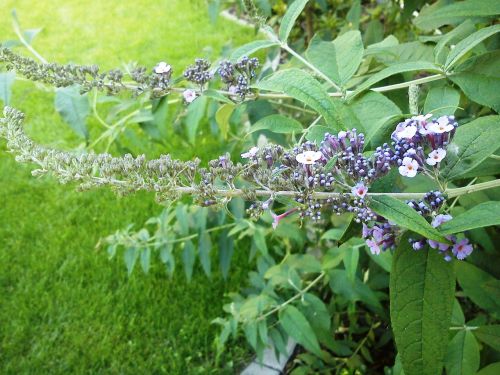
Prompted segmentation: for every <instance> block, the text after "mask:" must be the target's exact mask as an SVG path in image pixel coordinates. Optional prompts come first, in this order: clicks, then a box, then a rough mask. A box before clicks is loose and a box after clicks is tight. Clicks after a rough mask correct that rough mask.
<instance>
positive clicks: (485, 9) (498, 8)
mask: <svg viewBox="0 0 500 375" xmlns="http://www.w3.org/2000/svg"><path fill="white" fill-rule="evenodd" d="M441 4H442V3H441ZM498 14H500V3H499V2H498V1H497V0H481V1H477V0H466V1H458V2H456V3H453V4H449V5H445V6H441V5H437V6H432V7H429V9H425V8H424V9H423V10H422V12H420V15H419V16H418V17H417V18H415V20H414V21H413V22H414V24H415V26H417V27H418V28H419V29H422V30H429V31H430V30H433V29H437V28H439V27H441V26H443V25H453V24H457V23H459V22H461V21H462V20H464V19H467V18H471V17H494V16H495V15H498Z"/></svg>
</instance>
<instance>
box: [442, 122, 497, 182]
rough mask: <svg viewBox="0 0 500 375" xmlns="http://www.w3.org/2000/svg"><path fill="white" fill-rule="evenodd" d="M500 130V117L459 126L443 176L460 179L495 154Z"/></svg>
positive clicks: (449, 146)
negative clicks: (499, 130)
mask: <svg viewBox="0 0 500 375" xmlns="http://www.w3.org/2000/svg"><path fill="white" fill-rule="evenodd" d="M499 128H500V116H485V117H481V118H478V119H476V120H474V121H471V122H469V123H468V124H466V125H462V126H459V127H458V129H457V131H456V133H455V136H454V138H453V141H452V143H451V144H450V145H448V148H447V154H446V158H445V160H446V165H445V166H444V168H442V169H441V175H442V176H443V177H444V178H446V179H448V180H453V179H456V178H459V177H460V176H462V175H463V174H465V173H466V172H468V171H470V170H471V169H473V168H474V167H476V166H477V165H478V164H479V163H481V162H482V161H483V160H484V159H486V158H487V157H488V156H490V155H491V154H493V153H494V152H495V151H496V149H497V148H498V142H495V140H496V139H497V136H498V129H499Z"/></svg>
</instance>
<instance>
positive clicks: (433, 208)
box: [407, 191, 473, 261]
mask: <svg viewBox="0 0 500 375" xmlns="http://www.w3.org/2000/svg"><path fill="white" fill-rule="evenodd" d="M407 203H408V205H409V206H410V207H411V208H413V209H414V210H415V211H417V212H418V213H419V214H420V215H422V216H424V217H426V218H428V219H430V218H432V221H431V225H432V226H433V227H434V228H437V227H439V226H440V225H442V224H443V223H446V222H447V221H449V220H451V219H452V216H451V215H448V214H437V212H438V210H439V209H440V208H441V206H442V205H443V203H444V197H443V196H442V194H441V193H440V192H438V191H435V192H429V193H427V194H426V195H425V196H424V198H423V200H421V201H418V202H417V201H408V202H407ZM445 238H446V239H447V240H448V241H450V242H451V244H447V243H441V242H437V241H434V240H430V239H426V238H421V239H418V240H416V239H410V240H409V241H410V243H411V245H412V247H413V249H415V250H420V249H423V248H424V246H425V244H428V245H429V246H430V247H431V248H433V249H436V250H438V251H439V252H440V253H441V254H442V255H443V256H444V259H445V260H447V261H450V260H451V259H452V255H453V256H455V257H456V258H457V259H460V260H462V259H465V258H466V257H467V256H469V255H470V254H471V253H472V250H473V247H472V245H471V244H470V243H469V240H468V239H467V238H461V239H458V238H457V237H456V236H453V235H452V236H445Z"/></svg>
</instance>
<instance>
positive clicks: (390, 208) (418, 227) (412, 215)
mask: <svg viewBox="0 0 500 375" xmlns="http://www.w3.org/2000/svg"><path fill="white" fill-rule="evenodd" d="M370 208H371V209H372V210H373V211H375V212H376V213H377V214H379V215H380V216H383V217H385V218H386V219H387V220H389V221H392V222H394V223H396V224H398V225H399V226H401V227H403V228H406V229H409V230H411V231H413V232H415V233H418V234H421V235H422V236H424V237H426V238H429V239H431V240H434V241H438V242H443V243H448V240H446V239H445V238H444V237H443V235H442V234H441V233H439V232H438V231H437V230H436V229H435V228H433V227H432V226H431V225H430V224H429V223H428V222H427V221H426V220H425V219H424V218H423V217H422V216H420V215H419V214H418V213H417V211H415V210H414V209H412V208H411V207H409V206H408V205H407V204H406V203H404V202H401V201H400V200H398V199H396V198H393V197H390V196H387V195H380V196H375V197H372V202H371V204H370Z"/></svg>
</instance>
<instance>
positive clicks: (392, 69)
mask: <svg viewBox="0 0 500 375" xmlns="http://www.w3.org/2000/svg"><path fill="white" fill-rule="evenodd" d="M415 71H427V72H433V73H441V69H440V68H439V66H437V65H436V64H433V63H431V62H428V61H411V62H405V63H401V64H395V65H391V66H389V67H387V68H385V69H383V70H381V71H380V72H378V73H375V74H374V75H372V76H371V77H370V78H368V79H367V80H366V81H365V82H363V83H362V84H361V85H359V86H358V87H357V88H356V90H355V91H354V92H353V93H352V94H350V95H349V99H352V98H354V97H355V96H357V95H358V94H360V93H361V92H363V91H365V90H366V89H368V88H370V87H372V86H373V85H374V84H376V83H377V82H380V81H382V80H383V79H386V78H387V77H390V76H393V75H395V74H399V73H406V72H415Z"/></svg>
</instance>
